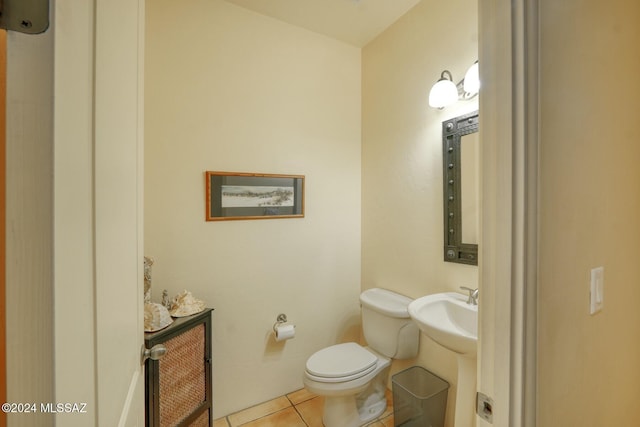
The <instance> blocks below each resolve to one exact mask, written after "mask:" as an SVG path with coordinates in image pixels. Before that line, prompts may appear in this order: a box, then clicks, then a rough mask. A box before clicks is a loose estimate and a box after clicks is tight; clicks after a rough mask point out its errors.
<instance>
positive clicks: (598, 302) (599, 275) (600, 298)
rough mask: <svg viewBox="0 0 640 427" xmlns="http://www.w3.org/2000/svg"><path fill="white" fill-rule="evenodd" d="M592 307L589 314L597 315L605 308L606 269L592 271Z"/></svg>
mask: <svg viewBox="0 0 640 427" xmlns="http://www.w3.org/2000/svg"><path fill="white" fill-rule="evenodd" d="M590 289H591V293H590V294H591V295H590V296H591V298H590V299H591V306H590V310H589V312H590V313H591V314H596V313H597V312H599V311H600V310H602V308H603V307H604V267H597V268H594V269H592V270H591V286H590Z"/></svg>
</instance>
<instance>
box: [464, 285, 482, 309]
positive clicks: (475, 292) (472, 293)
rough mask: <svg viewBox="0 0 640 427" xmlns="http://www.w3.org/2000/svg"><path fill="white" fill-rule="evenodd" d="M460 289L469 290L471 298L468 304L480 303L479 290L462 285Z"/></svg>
mask: <svg viewBox="0 0 640 427" xmlns="http://www.w3.org/2000/svg"><path fill="white" fill-rule="evenodd" d="M460 289H462V290H463V291H467V292H469V299H468V300H467V304H471V305H478V290H477V289H471V288H467V287H466V286H460Z"/></svg>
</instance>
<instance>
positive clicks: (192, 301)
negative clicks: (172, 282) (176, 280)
mask: <svg viewBox="0 0 640 427" xmlns="http://www.w3.org/2000/svg"><path fill="white" fill-rule="evenodd" d="M204 308H205V307H204V301H201V300H199V299H196V298H194V297H193V295H191V292H189V291H187V290H186V289H185V290H184V291H183V292H181V293H179V294H178V295H176V296H175V297H174V298H173V301H172V302H171V308H170V309H169V313H171V315H172V316H173V317H184V316H191V315H192V314H196V313H200V312H201V311H202V310H204Z"/></svg>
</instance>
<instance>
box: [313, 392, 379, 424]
mask: <svg viewBox="0 0 640 427" xmlns="http://www.w3.org/2000/svg"><path fill="white" fill-rule="evenodd" d="M386 408H387V400H386V399H385V398H383V399H382V400H380V401H378V402H375V403H370V404H369V405H368V406H367V408H366V413H363V414H361V413H360V412H359V411H358V407H357V405H356V399H355V398H354V396H330V397H325V400H324V411H323V414H322V422H323V423H324V425H325V427H360V426H362V425H364V424H366V423H368V422H369V421H373V420H375V419H376V418H378V417H379V416H380V415H382V413H383V412H384V410H385V409H386ZM363 412H365V411H363Z"/></svg>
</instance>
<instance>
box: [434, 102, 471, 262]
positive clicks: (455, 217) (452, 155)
mask: <svg viewBox="0 0 640 427" xmlns="http://www.w3.org/2000/svg"><path fill="white" fill-rule="evenodd" d="M474 132H478V111H475V112H473V113H470V114H465V115H464V116H459V117H455V118H453V119H450V120H447V121H445V122H442V150H443V152H442V160H443V167H442V170H443V184H444V187H443V189H444V191H443V195H444V197H443V199H444V201H443V205H444V260H445V261H447V262H457V263H460V264H470V265H478V245H477V244H474V243H464V242H462V218H461V216H462V215H461V208H460V206H461V204H460V202H461V200H460V195H461V185H460V181H461V180H460V177H461V170H460V165H461V163H460V154H461V150H460V142H461V141H462V137H463V136H464V135H469V134H471V133H474Z"/></svg>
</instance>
